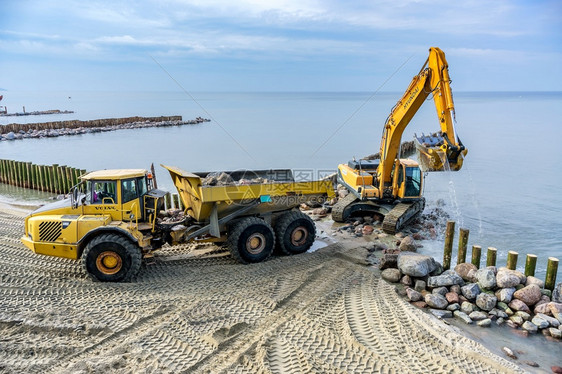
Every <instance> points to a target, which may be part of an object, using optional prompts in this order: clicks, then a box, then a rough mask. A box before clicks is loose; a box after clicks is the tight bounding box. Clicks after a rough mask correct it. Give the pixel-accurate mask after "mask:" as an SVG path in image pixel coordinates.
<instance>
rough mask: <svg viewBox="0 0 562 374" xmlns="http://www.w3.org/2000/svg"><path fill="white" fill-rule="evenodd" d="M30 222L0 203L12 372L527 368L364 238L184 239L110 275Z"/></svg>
mask: <svg viewBox="0 0 562 374" xmlns="http://www.w3.org/2000/svg"><path fill="white" fill-rule="evenodd" d="M22 227H23V219H22V214H21V212H19V213H18V212H17V211H13V210H12V211H11V212H9V211H8V210H6V209H4V207H0V337H1V339H0V372H6V373H12V372H41V373H45V372H51V373H61V372H62V373H107V372H117V373H128V372H135V373H160V372H163V373H177V372H190V373H191V372H194V373H220V372H224V373H226V372H228V373H231V372H246V373H303V372H317V373H359V372H365V373H372V372H419V373H427V372H432V373H445V372H447V373H449V372H458V373H461V372H462V373H464V372H488V373H514V372H524V370H523V369H522V367H520V366H517V365H516V364H515V363H514V362H512V361H511V360H510V359H506V358H504V357H501V356H500V355H497V354H495V353H492V352H491V351H490V350H488V349H487V348H485V347H484V346H483V345H482V344H480V343H477V342H476V341H474V340H472V339H469V338H467V337H466V336H465V335H464V334H463V333H462V331H461V330H459V329H457V328H456V327H453V326H450V325H449V324H447V323H444V322H443V321H440V320H438V319H436V318H434V317H433V316H430V315H428V314H427V313H424V312H421V311H420V310H418V309H416V308H415V307H413V306H411V305H410V304H409V303H408V302H406V301H405V300H403V299H402V298H400V297H399V296H398V295H396V293H395V291H394V287H393V286H392V285H390V284H388V283H386V282H385V281H382V280H381V279H380V277H379V274H378V271H377V270H376V269H375V268H373V267H369V266H368V265H367V263H366V261H365V259H366V256H367V250H366V243H365V241H364V240H363V241H361V240H344V241H341V242H339V243H333V244H329V245H327V246H325V247H323V248H319V249H317V250H316V251H314V252H312V253H306V254H303V255H298V256H291V257H274V258H272V259H271V260H269V261H267V262H264V263H260V264H253V265H241V264H238V263H237V262H235V260H233V259H232V258H231V257H230V255H229V254H228V252H227V251H225V250H222V249H219V248H217V247H213V246H201V247H198V248H196V247H193V246H187V245H184V246H178V247H171V248H167V249H165V250H163V251H161V252H160V253H159V254H158V255H157V256H156V258H155V262H154V264H152V265H146V266H143V268H142V270H141V272H140V275H139V277H138V279H137V280H136V281H135V282H134V283H125V284H105V283H98V282H93V281H92V280H91V279H90V278H89V277H88V276H87V274H85V272H84V270H83V269H82V267H81V266H80V263H78V262H74V261H72V260H65V259H59V258H50V257H46V256H39V255H35V254H33V253H32V252H30V251H29V250H27V249H26V248H25V247H24V246H23V245H22V244H21V243H20V242H19V237H20V235H21V233H22ZM519 365H520V364H519ZM543 369H546V368H543Z"/></svg>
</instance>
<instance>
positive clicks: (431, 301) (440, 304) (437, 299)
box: [424, 293, 448, 309]
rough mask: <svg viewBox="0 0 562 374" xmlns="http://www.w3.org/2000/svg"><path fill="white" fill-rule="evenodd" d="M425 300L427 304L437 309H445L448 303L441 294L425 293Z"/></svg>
mask: <svg viewBox="0 0 562 374" xmlns="http://www.w3.org/2000/svg"><path fill="white" fill-rule="evenodd" d="M424 301H425V303H426V304H427V305H429V306H430V307H432V308H435V309H445V308H446V307H447V305H448V303H447V299H445V297H444V296H441V295H439V294H437V295H435V294H431V293H430V294H427V295H425V300H424Z"/></svg>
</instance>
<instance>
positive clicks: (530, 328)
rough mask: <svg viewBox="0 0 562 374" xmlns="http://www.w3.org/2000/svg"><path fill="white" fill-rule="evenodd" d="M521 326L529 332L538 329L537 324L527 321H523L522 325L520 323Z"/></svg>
mask: <svg viewBox="0 0 562 374" xmlns="http://www.w3.org/2000/svg"><path fill="white" fill-rule="evenodd" d="M521 328H522V329H523V330H526V331H529V332H531V333H535V332H537V331H538V328H537V325H535V324H534V323H532V322H529V321H525V322H524V323H523V325H521Z"/></svg>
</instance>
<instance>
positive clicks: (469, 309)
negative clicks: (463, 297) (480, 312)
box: [461, 301, 476, 314]
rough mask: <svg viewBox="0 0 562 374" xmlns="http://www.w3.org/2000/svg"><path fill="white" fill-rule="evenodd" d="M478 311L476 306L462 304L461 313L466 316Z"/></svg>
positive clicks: (467, 303) (466, 302)
mask: <svg viewBox="0 0 562 374" xmlns="http://www.w3.org/2000/svg"><path fill="white" fill-rule="evenodd" d="M475 310H476V305H474V304H472V303H469V302H468V301H465V302H463V303H462V304H461V311H462V312H463V313H466V314H470V313H472V312H474V311H475Z"/></svg>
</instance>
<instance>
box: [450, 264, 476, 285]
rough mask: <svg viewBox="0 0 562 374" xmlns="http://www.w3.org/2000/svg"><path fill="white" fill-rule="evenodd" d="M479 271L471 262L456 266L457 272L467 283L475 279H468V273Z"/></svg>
mask: <svg viewBox="0 0 562 374" xmlns="http://www.w3.org/2000/svg"><path fill="white" fill-rule="evenodd" d="M471 270H474V271H477V270H478V268H477V267H476V266H475V265H473V264H471V263H470V262H463V263H461V264H458V265H457V266H455V272H456V273H457V274H458V275H459V276H460V277H461V278H462V279H463V280H464V281H466V282H472V281H473V279H471V278H469V277H468V273H469V272H470V271H471Z"/></svg>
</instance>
